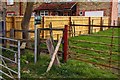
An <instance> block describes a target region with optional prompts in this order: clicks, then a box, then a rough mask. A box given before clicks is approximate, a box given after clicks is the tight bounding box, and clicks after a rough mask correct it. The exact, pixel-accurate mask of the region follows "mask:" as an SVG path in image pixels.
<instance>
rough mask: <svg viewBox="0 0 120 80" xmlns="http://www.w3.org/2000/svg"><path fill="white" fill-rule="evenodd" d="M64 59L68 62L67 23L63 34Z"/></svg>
mask: <svg viewBox="0 0 120 80" xmlns="http://www.w3.org/2000/svg"><path fill="white" fill-rule="evenodd" d="M63 41H64V45H63V61H64V62H67V58H68V25H65V28H64V34H63Z"/></svg>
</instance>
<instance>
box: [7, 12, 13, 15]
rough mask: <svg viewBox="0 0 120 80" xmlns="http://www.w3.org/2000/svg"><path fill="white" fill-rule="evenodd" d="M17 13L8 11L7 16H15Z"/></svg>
mask: <svg viewBox="0 0 120 80" xmlns="http://www.w3.org/2000/svg"><path fill="white" fill-rule="evenodd" d="M14 15H15V13H14V12H13V13H12V12H11V13H7V16H14Z"/></svg>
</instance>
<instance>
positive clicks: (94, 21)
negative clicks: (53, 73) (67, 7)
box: [6, 16, 110, 39]
mask: <svg viewBox="0 0 120 80" xmlns="http://www.w3.org/2000/svg"><path fill="white" fill-rule="evenodd" d="M22 18H23V16H14V17H6V37H10V36H9V35H10V30H11V29H12V28H13V29H17V30H22V29H21V21H22ZM71 22H72V23H73V22H74V24H81V25H83V26H80V27H75V31H76V33H77V34H78V33H79V32H80V31H81V32H82V33H86V32H87V30H88V26H87V27H84V25H89V24H91V25H106V26H108V25H109V24H110V23H109V17H82V16H44V17H43V18H42V21H41V24H40V25H37V28H49V26H50V23H52V27H53V28H64V25H69V26H70V24H71ZM69 29H70V28H69ZM94 29H96V31H99V30H100V28H97V27H94ZM29 30H34V17H31V19H30V24H29ZM62 35H63V33H62V32H59V31H53V36H54V39H59V38H60V37H61V36H62ZM42 36H43V38H44V39H47V38H48V36H49V31H42ZM30 37H31V38H32V37H34V34H33V33H30ZM15 38H16V39H22V32H19V31H16V32H15Z"/></svg>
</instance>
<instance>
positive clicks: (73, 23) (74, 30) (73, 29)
mask: <svg viewBox="0 0 120 80" xmlns="http://www.w3.org/2000/svg"><path fill="white" fill-rule="evenodd" d="M74 24H75V22H74V21H73V25H74ZM73 30H74V31H73V33H74V36H75V26H73Z"/></svg>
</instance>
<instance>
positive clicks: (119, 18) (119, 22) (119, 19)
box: [118, 17, 120, 26]
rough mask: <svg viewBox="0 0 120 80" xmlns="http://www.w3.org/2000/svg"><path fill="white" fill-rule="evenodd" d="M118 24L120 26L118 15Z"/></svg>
mask: <svg viewBox="0 0 120 80" xmlns="http://www.w3.org/2000/svg"><path fill="white" fill-rule="evenodd" d="M118 25H119V26H120V17H118Z"/></svg>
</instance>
